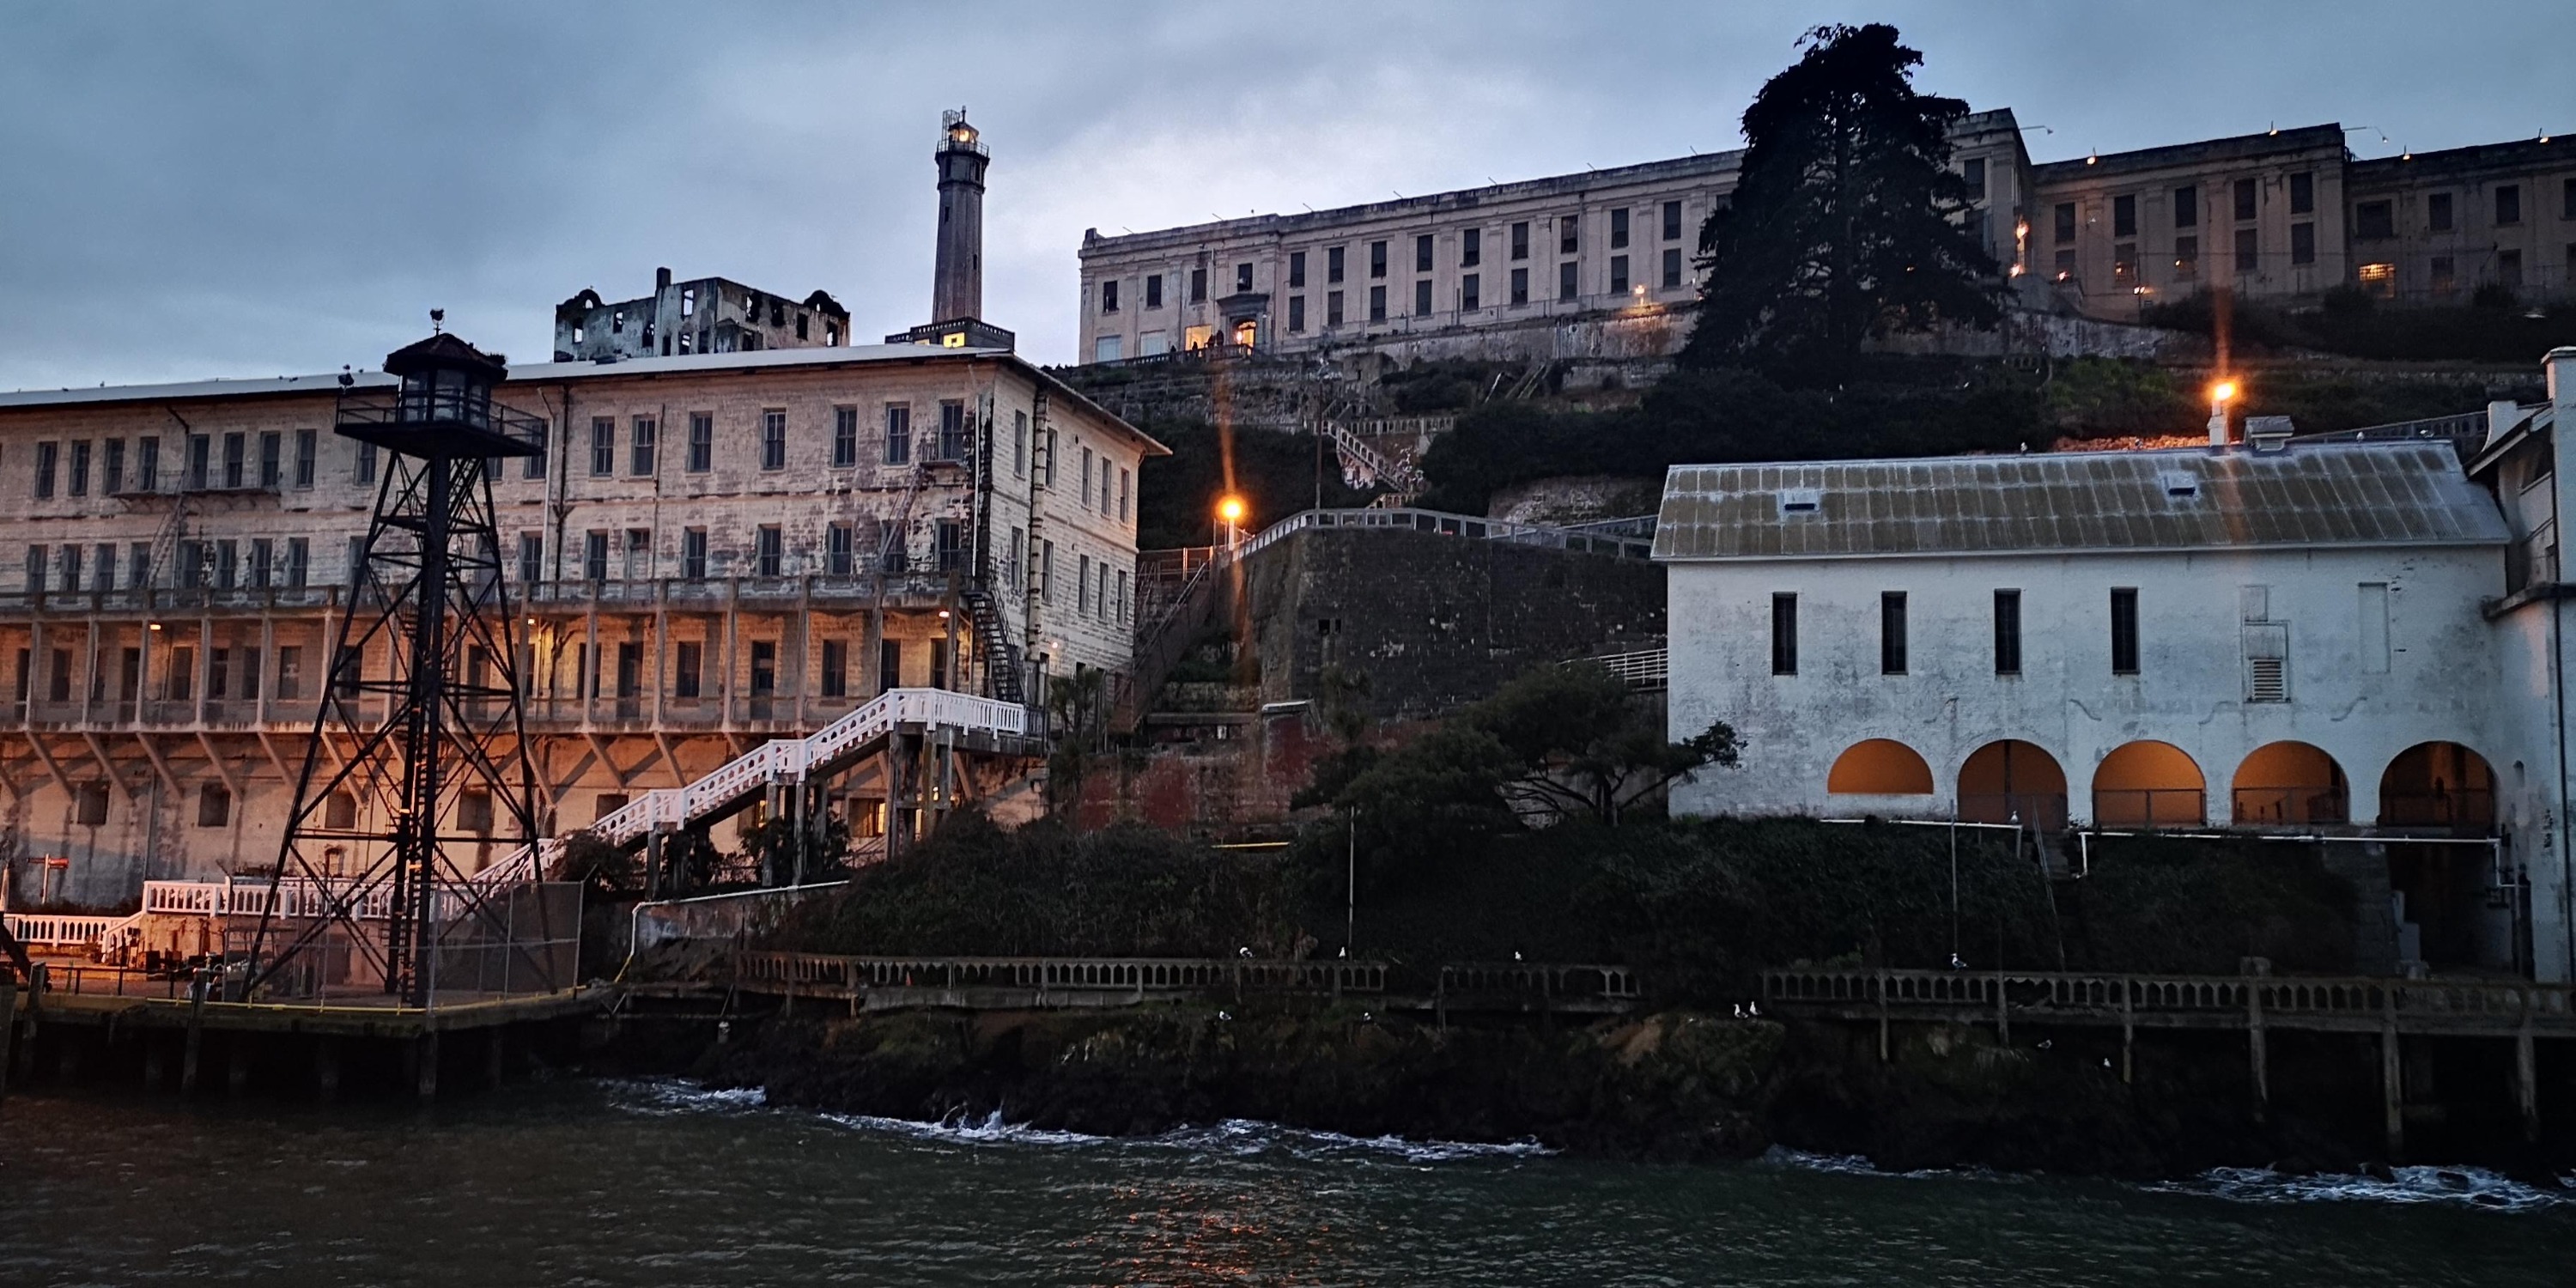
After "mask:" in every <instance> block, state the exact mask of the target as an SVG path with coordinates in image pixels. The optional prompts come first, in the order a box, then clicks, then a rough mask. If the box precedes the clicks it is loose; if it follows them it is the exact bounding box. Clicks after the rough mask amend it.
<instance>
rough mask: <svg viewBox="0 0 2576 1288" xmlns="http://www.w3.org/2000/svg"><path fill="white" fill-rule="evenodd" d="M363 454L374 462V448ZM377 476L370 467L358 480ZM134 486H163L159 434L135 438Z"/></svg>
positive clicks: (143, 488) (146, 488)
mask: <svg viewBox="0 0 2576 1288" xmlns="http://www.w3.org/2000/svg"><path fill="white" fill-rule="evenodd" d="M361 446H364V445H363V444H361ZM362 455H364V456H366V457H367V463H368V464H369V465H371V466H372V465H373V464H374V451H373V449H369V450H368V451H367V452H365V453H362ZM375 476H376V472H375V470H373V469H369V470H368V471H367V472H366V473H364V474H362V475H360V476H359V478H358V481H359V482H361V483H365V482H368V481H370V480H372V479H374V478H375ZM134 486H135V488H136V490H138V491H143V492H153V491H158V490H159V489H160V487H161V439H160V437H159V436H158V435H154V434H146V435H144V436H143V437H141V438H138V439H136V440H134Z"/></svg>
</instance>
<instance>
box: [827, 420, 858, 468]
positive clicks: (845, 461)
mask: <svg viewBox="0 0 2576 1288" xmlns="http://www.w3.org/2000/svg"><path fill="white" fill-rule="evenodd" d="M858 463H859V409H858V408H856V407H835V408H833V409H832V464H833V466H835V467H836V468H841V469H847V468H849V467H850V466H853V465H856V464H858Z"/></svg>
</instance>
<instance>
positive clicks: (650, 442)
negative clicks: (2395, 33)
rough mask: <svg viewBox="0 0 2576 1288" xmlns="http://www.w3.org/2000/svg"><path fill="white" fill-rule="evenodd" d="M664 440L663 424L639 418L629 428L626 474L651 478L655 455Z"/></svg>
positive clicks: (651, 418) (646, 417)
mask: <svg viewBox="0 0 2576 1288" xmlns="http://www.w3.org/2000/svg"><path fill="white" fill-rule="evenodd" d="M661 438H662V423H661V422H660V421H658V420H655V419H654V418H653V417H650V416H638V417H636V418H635V421H634V423H633V424H632V425H629V426H628V427H627V445H626V447H627V450H626V458H627V459H626V472H627V473H629V474H633V475H635V476H637V477H639V478H650V477H651V476H652V474H653V467H654V464H655V461H654V454H655V450H656V448H658V447H659V445H660V443H661Z"/></svg>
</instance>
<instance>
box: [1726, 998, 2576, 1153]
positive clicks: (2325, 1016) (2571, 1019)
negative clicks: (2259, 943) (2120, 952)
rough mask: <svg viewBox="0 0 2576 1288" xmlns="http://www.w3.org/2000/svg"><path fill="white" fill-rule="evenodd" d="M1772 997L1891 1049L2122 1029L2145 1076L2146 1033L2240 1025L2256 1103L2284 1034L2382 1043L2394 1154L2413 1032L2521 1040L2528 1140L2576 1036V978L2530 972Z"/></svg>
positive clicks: (2520, 1105)
mask: <svg viewBox="0 0 2576 1288" xmlns="http://www.w3.org/2000/svg"><path fill="white" fill-rule="evenodd" d="M1762 1000H1763V1003H1764V1005H1766V1006H1769V1007H1771V1008H1772V1009H1773V1010H1774V1011H1777V1012H1779V1013H1782V1014H1786V1015H1791V1016H1805V1017H1809V1018H1816V1019H1828V1020H1840V1021H1848V1022H1854V1023H1864V1024H1874V1025H1876V1026H1877V1028H1878V1055H1879V1058H1880V1059H1881V1060H1885V1059H1887V1058H1888V1057H1889V1054H1890V1050H1889V1038H1888V1031H1889V1028H1890V1026H1891V1025H1892V1024H1894V1023H1895V1022H1896V1021H1899V1020H1904V1021H1908V1022H1914V1023H1933V1024H1956V1025H1979V1026H1983V1025H1987V1024H1991V1025H1993V1026H1994V1028H1995V1034H1996V1037H1997V1039H1998V1040H2000V1041H2004V1042H2010V1041H2011V1040H2012V1030H2013V1026H2014V1025H2015V1024H2021V1025H2023V1026H2025V1027H2051V1026H2076V1027H2086V1028H2117V1029H2119V1030H2120V1080H2121V1081H2123V1082H2127V1081H2130V1080H2131V1079H2132V1078H2133V1077H2134V1068H2135V1065H2134V1060H2133V1051H2134V1048H2135V1045H2136V1041H2137V1033H2138V1031H2139V1030H2140V1029H2163V1030H2199V1031H2205V1032H2206V1031H2215V1032H2242V1033H2244V1034H2245V1036H2246V1057H2247V1072H2248V1074H2249V1077H2250V1079H2251V1082H2252V1089H2253V1094H2254V1100H2255V1105H2256V1112H2257V1113H2258V1114H2260V1113H2261V1112H2262V1110H2263V1107H2265V1106H2267V1105H2268V1104H2269V1103H2270V1101H2271V1094H2272V1089H2271V1070H2270V1067H2269V1066H2270V1051H2269V1044H2268V1041H2267V1035H2269V1034H2270V1033H2273V1032H2307V1033H2348V1034H2359V1035H2375V1036H2377V1037H2378V1039H2379V1084H2380V1099H2381V1104H2382V1109H2383V1114H2384V1129H2385V1132H2386V1136H2387V1143H2388V1148H2389V1152H2390V1154H2391V1156H2395V1155H2397V1154H2399V1153H2401V1152H2402V1150H2403V1146H2404V1142H2405V1116H2404V1106H2405V1077H2404V1065H2403V1062H2402V1060H2401V1059H2400V1051H2401V1046H2402V1043H2403V1042H2404V1040H2405V1039H2407V1038H2488V1039H2497V1040H2503V1041H2510V1042H2512V1043H2513V1044H2514V1099H2515V1105H2516V1108H2517V1109H2518V1110H2519V1111H2520V1113H2521V1117H2522V1125H2523V1134H2524V1136H2525V1138H2527V1139H2531V1140H2537V1139H2538V1138H2539V1135H2540V1103H2539V1094H2540V1093H2539V1081H2540V1079H2539V1060H2538V1056H2537V1051H2536V1046H2537V1043H2538V1042H2539V1040H2540V1039H2542V1038H2552V1039H2576V988H2571V987H2569V986H2568V985H2563V984H2534V983H2529V982H2527V981H2520V980H2477V979H2422V980H2417V979H2388V978H2377V977H2369V976H2345V977H2338V976H2295V975H2280V976H2276V975H2271V974H2268V973H2260V972H2255V973H2248V974H2244V975H2120V974H2076V973H2067V972H2047V971H2000V972H1998V971H1936V970H1776V971H1765V972H1763V975H1762Z"/></svg>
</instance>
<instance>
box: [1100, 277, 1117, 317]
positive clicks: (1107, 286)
mask: <svg viewBox="0 0 2576 1288" xmlns="http://www.w3.org/2000/svg"><path fill="white" fill-rule="evenodd" d="M1100 311H1101V312H1103V313H1115V312H1117V311H1118V283H1117V282H1116V281H1115V280H1112V281H1107V282H1102V283H1101V284H1100Z"/></svg>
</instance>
